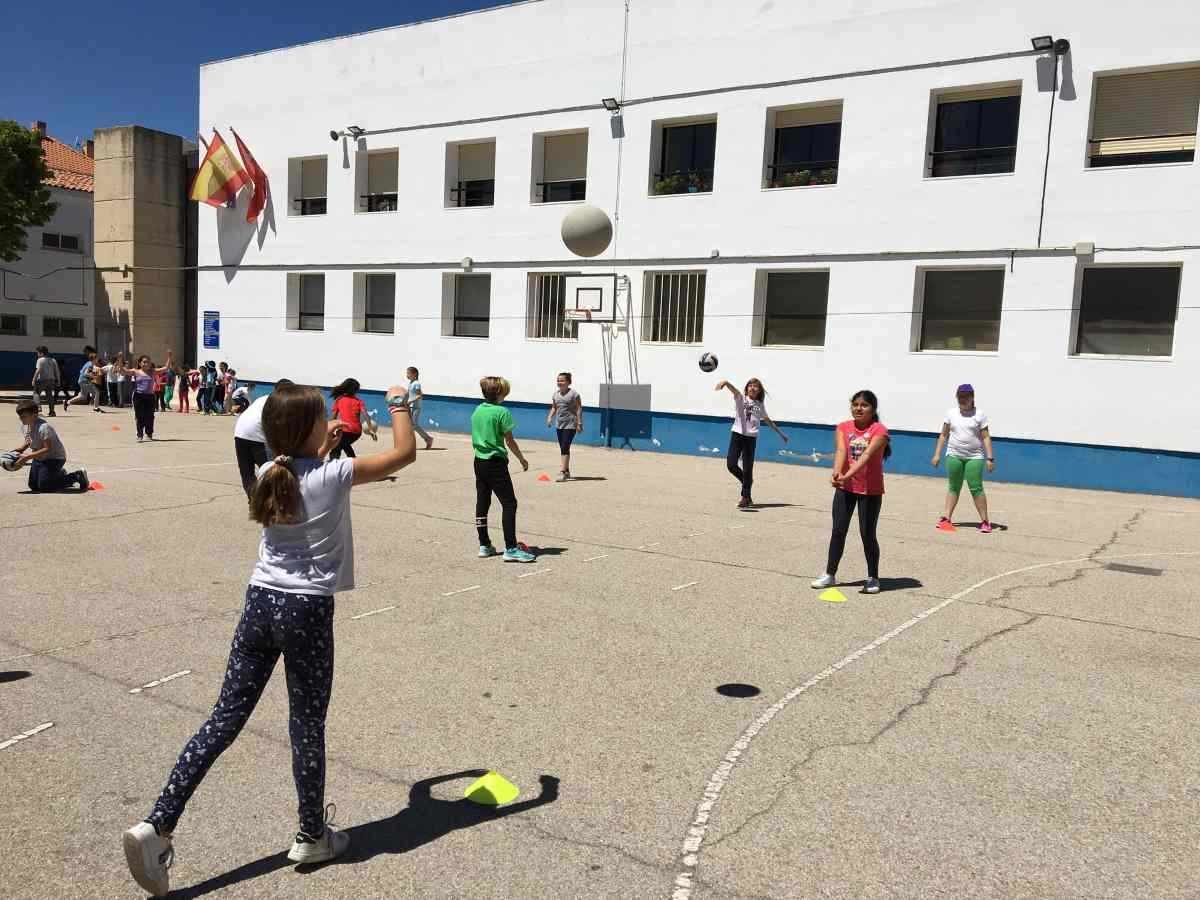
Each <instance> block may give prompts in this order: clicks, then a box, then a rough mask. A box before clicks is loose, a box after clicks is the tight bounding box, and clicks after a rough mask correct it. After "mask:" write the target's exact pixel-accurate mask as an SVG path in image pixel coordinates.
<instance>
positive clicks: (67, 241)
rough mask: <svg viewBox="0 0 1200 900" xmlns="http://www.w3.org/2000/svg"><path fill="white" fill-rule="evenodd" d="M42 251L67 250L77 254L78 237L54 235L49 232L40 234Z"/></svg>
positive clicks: (73, 235)
mask: <svg viewBox="0 0 1200 900" xmlns="http://www.w3.org/2000/svg"><path fill="white" fill-rule="evenodd" d="M42 249H44V250H69V251H71V252H73V253H78V252H79V236H78V235H75V234H55V233H54V232H51V231H43V232H42Z"/></svg>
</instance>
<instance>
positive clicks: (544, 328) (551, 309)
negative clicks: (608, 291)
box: [525, 272, 579, 341]
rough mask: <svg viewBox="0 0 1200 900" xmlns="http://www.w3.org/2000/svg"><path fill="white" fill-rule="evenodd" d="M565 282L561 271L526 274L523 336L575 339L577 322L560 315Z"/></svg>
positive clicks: (564, 299) (564, 297) (564, 306)
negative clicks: (526, 303) (526, 300)
mask: <svg viewBox="0 0 1200 900" xmlns="http://www.w3.org/2000/svg"><path fill="white" fill-rule="evenodd" d="M566 281H567V279H566V275H564V274H563V273H561V272H538V273H535V274H531V275H530V276H529V300H528V305H527V307H526V310H527V311H526V314H525V336H526V337H528V338H533V339H550V340H562V341H574V340H577V339H578V337H579V323H577V322H568V321H567V320H566V319H565V318H564V316H563V311H564V309H565V308H566V304H567V286H566Z"/></svg>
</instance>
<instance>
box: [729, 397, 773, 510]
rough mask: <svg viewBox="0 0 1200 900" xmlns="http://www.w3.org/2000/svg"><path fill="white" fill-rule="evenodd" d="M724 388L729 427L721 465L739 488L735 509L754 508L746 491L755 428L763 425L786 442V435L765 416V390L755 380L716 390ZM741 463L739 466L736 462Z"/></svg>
mask: <svg viewBox="0 0 1200 900" xmlns="http://www.w3.org/2000/svg"><path fill="white" fill-rule="evenodd" d="M721 388H727V389H728V390H729V393H731V394H733V428H732V429H731V430H730V434H729V455H728V457H727V458H726V460H725V466H726V468H728V469H729V474H730V475H732V476H733V477H734V478H736V479H737V480H738V481H739V482H740V483H741V485H742V497H741V499H740V500H738V509H749V508H750V507H752V506H753V505H754V501H753V500H752V499H751V497H750V488H751V486H752V485H753V484H754V450H755V447H756V446H757V444H758V426H759V423H760V422H766V423H767V425H769V426H770V427H771V428H772V429H774V431H775V433H776V434H777V435H779V436H780V437H781V438H783V442H784V443H785V444H786V443H787V435H786V434H784V433H783V432H782V431H780V430H779V429H778V428H777V427H776V425H775V423H774V422H772V421H771V417H770V416H768V415H767V407H766V406H765V405H764V404H765V403H766V399H767V389H766V388H765V387H763V383H762V382H761V381H759V380H758V379H757V378H751V379H750V380H749V381H747V382H746V387H745V388H743V389H742V390H741V391H739V390H738V389H737V388H735V387H734V386H733V385H732V384H730V383H729V382H728V381H718V382H717V388H716V389H717V390H718V391H719V390H721ZM739 461H740V462H741V466H739V465H738V462H739Z"/></svg>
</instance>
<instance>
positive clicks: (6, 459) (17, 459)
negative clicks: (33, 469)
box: [0, 450, 21, 472]
mask: <svg viewBox="0 0 1200 900" xmlns="http://www.w3.org/2000/svg"><path fill="white" fill-rule="evenodd" d="M0 468H2V469H4V471H5V472H15V471H17V469H19V468H21V454H20V453H17V452H16V451H15V450H6V451H5V452H4V453H0Z"/></svg>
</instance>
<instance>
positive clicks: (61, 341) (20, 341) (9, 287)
mask: <svg viewBox="0 0 1200 900" xmlns="http://www.w3.org/2000/svg"><path fill="white" fill-rule="evenodd" d="M50 193H51V198H52V199H53V200H54V202H55V203H57V204H58V211H57V212H55V214H54V217H53V218H52V219H51V220H50V221H49V222H48V223H46V225H45V227H44V228H30V229H29V230H28V233H27V235H26V245H27V247H28V249H27V250H26V252H25V254H24V255H23V256H22V257H21V259H20V260H18V261H17V262H15V263H6V264H5V265H4V268H6V269H10V270H13V271H15V272H19V273H21V274H19V275H12V274H5V275H4V276H3V282H2V284H3V294H4V296H3V311H4V312H5V313H6V314H12V315H23V316H25V335H24V336H18V335H3V334H0V354H5V355H7V354H9V353H26V354H28V355H29V371H30V373H32V372H33V360H34V354H33V348H34V347H36V346H38V345H40V344H45V345H46V347H47V348H48V349H49V350H50V352H51V353H79V352H80V350H81V349H82V348H83V345H84V344H86V343H94V338H95V312H94V310H95V292H96V291H95V278H96V276H95V274H94V273H93V272H91V271H81V270H77V271H65V272H58V273H55V274H52V275H48V276H47V277H44V278H36V277H29V276H38V275H43V274H45V273H47V272H51V271H53V270H54V269H59V268H65V267H79V268H80V269H82V268H83V267H88V266H92V265H94V262H93V259H94V257H93V255H92V253H93V249H94V245H93V243H92V237H93V229H92V195H91V194H90V193H86V192H84V191H69V190H66V189H64V188H51V189H50ZM43 232H52V233H55V234H69V235H74V236H77V237H78V238H79V242H80V248H79V252H75V251H69V250H51V249H45V248H43V247H42V233H43ZM46 316H54V317H62V318H68V319H82V320H83V334H84V336H83V337H82V338H49V337H44V336H43V334H42V319H43V318H44V317H46ZM5 368H6V369H7V368H8V366H6V367H5Z"/></svg>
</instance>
